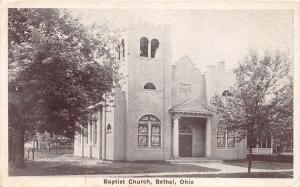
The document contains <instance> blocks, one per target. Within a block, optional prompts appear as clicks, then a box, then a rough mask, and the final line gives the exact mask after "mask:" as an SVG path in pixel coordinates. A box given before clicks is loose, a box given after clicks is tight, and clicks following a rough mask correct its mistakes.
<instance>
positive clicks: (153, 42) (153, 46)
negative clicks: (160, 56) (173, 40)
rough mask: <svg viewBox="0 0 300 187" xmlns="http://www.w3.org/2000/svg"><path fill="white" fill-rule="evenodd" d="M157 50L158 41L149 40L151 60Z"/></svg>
mask: <svg viewBox="0 0 300 187" xmlns="http://www.w3.org/2000/svg"><path fill="white" fill-rule="evenodd" d="M158 48H159V41H158V40H157V39H152V40H151V58H155V55H156V52H157V49H158Z"/></svg>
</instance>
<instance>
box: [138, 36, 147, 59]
mask: <svg viewBox="0 0 300 187" xmlns="http://www.w3.org/2000/svg"><path fill="white" fill-rule="evenodd" d="M148 45H149V40H148V38H146V37H142V38H141V39H140V50H141V53H140V56H143V57H148Z"/></svg>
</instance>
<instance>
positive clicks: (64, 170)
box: [10, 161, 219, 176]
mask: <svg viewBox="0 0 300 187" xmlns="http://www.w3.org/2000/svg"><path fill="white" fill-rule="evenodd" d="M25 163H26V167H27V168H26V169H16V170H13V169H11V170H10V176H46V175H98V174H130V173H164V172H214V171H219V170H217V169H213V168H208V167H201V166H195V165H189V164H182V165H180V164H171V163H168V162H112V163H105V162H104V163H103V162H97V161H95V162H94V163H85V161H26V162H25Z"/></svg>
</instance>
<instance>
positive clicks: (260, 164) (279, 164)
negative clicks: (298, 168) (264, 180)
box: [224, 160, 293, 170]
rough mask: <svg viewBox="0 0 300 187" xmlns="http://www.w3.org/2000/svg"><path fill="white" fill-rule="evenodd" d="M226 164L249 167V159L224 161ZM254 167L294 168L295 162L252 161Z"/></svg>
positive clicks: (272, 168)
mask: <svg viewBox="0 0 300 187" xmlns="http://www.w3.org/2000/svg"><path fill="white" fill-rule="evenodd" d="M224 164H228V165H233V166H240V167H245V168H248V161H247V160H236V161H224ZM252 168H253V169H270V170H278V169H293V164H292V163H282V162H267V161H252Z"/></svg>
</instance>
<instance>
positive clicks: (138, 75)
mask: <svg viewBox="0 0 300 187" xmlns="http://www.w3.org/2000/svg"><path fill="white" fill-rule="evenodd" d="M171 56H172V44H171V29H170V27H169V26H168V25H164V26H153V25H146V24H137V23H131V24H129V25H128V29H127V33H126V34H125V35H124V39H123V40H122V41H121V45H120V53H119V61H120V63H122V64H124V66H122V72H125V75H126V78H125V79H124V80H122V81H121V82H120V86H119V87H117V88H115V89H114V91H113V92H114V94H113V102H114V103H113V104H112V105H111V106H107V105H106V103H105V102H103V103H98V104H95V105H93V106H90V107H88V108H87V114H88V115H87V118H88V119H87V120H86V121H87V123H88V124H87V125H86V126H87V127H86V128H85V129H83V131H82V132H81V133H77V134H76V135H75V140H74V154H75V155H78V156H86V157H94V158H97V159H101V160H124V161H134V160H172V159H180V158H183V157H188V158H206V159H212V160H214V159H220V160H231V159H244V158H246V153H247V145H246V140H243V141H241V142H239V143H237V142H235V141H234V140H235V134H234V133H233V132H227V131H224V130H222V131H221V130H218V127H217V118H216V116H215V115H214V114H213V113H212V112H211V111H210V110H209V107H208V105H209V104H208V103H209V98H211V97H212V96H214V95H215V94H219V95H222V94H224V93H225V94H226V91H227V90H228V89H229V87H230V86H231V85H232V84H233V83H234V75H233V73H232V71H228V70H226V69H225V63H224V62H219V63H217V65H216V66H207V68H206V69H205V73H202V72H201V71H200V70H199V69H198V68H197V67H196V66H195V65H194V64H193V62H192V61H191V60H190V59H189V58H188V57H187V56H184V57H182V58H181V59H179V60H178V61H175V62H173V61H172V58H171Z"/></svg>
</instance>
